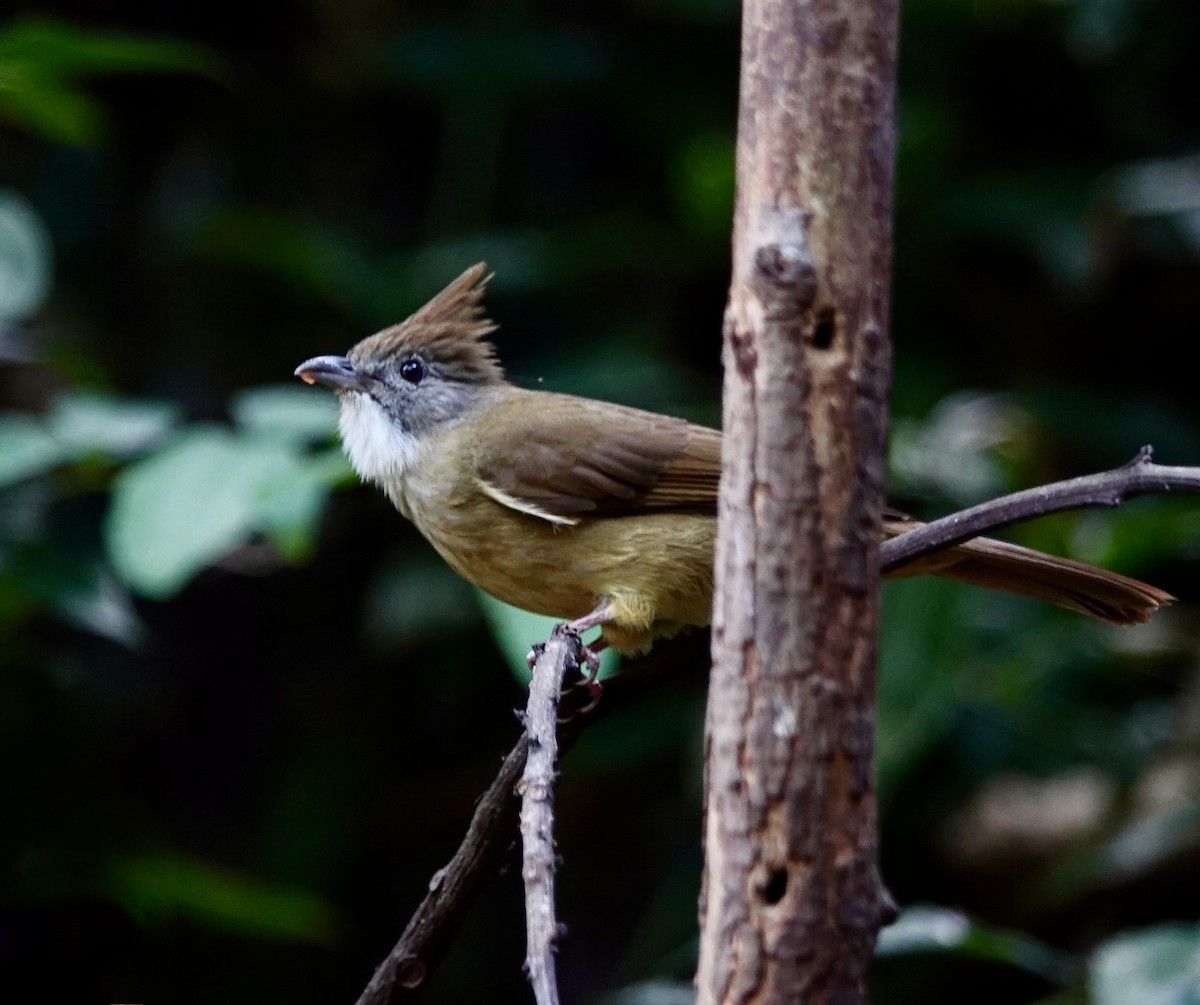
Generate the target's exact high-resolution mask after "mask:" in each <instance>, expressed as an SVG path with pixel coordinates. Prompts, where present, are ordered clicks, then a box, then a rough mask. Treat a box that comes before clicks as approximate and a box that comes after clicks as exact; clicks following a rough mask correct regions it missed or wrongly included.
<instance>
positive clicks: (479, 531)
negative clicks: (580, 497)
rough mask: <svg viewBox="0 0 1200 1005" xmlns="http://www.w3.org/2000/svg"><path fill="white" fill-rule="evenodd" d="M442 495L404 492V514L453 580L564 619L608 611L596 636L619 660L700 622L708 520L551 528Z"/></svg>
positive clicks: (627, 520)
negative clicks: (609, 614) (609, 616)
mask: <svg viewBox="0 0 1200 1005" xmlns="http://www.w3.org/2000/svg"><path fill="white" fill-rule="evenodd" d="M452 495H459V494H447V493H440V492H439V493H436V496H435V497H430V498H424V497H422V496H420V495H418V494H415V493H408V494H407V497H406V503H407V506H406V508H407V510H408V512H409V514H410V515H411V517H412V520H413V522H414V523H415V524H416V526H417V528H418V529H419V530H420V531H421V533H422V534H423V535H424V536H425V537H426V538H427V539H428V540H429V541H430V543H431V544H432V545H433V546H434V548H436V549H437V551H438V552H439V553H440V554H441V556H442V557H443V558H444V559H445V560H446V561H447V562H448V563H449V564H450V566H451V567H453V568H454V569H455V571H457V572H458V573H459V575H461V576H462V577H463V578H464V579H466V580H467V581H469V582H471V583H473V584H475V585H476V586H478V587H479V588H480V589H482V590H484V591H485V592H487V593H489V594H491V595H492V596H493V597H496V598H497V599H499V600H502V601H504V602H505V603H508V604H512V605H513V606H514V607H520V608H522V609H524V610H527V611H534V612H535V613H538V614H547V615H551V616H553V617H557V618H563V619H564V620H570V619H573V618H578V617H582V616H583V615H585V614H588V613H590V612H592V611H593V610H596V609H597V608H599V607H601V606H604V605H608V606H610V607H611V608H612V610H613V614H614V616H613V618H612V620H611V622H609V623H608V624H606V625H605V626H604V629H603V633H604V637H605V639H606V640H607V641H608V643H609V644H610V645H612V646H613V647H614V648H616V649H618V650H620V651H622V652H632V651H636V650H639V649H644V648H645V647H646V646H648V645H649V644H650V642H652V641H653V639H654V638H655V637H657V636H660V635H669V634H673V633H674V632H676V631H678V630H679V628H680V627H682V626H684V625H707V624H708V622H709V618H710V614H711V608H712V563H713V544H714V539H715V534H716V520H715V519H714V518H713V517H711V516H704V515H700V514H690V513H643V514H637V515H633V516H616V517H595V518H584V519H582V520H581V521H580V522H579V523H578V524H577V525H575V526H560V525H555V524H552V523H549V522H548V521H546V520H543V519H541V518H539V517H536V516H530V515H527V514H524V513H518V512H516V511H514V510H512V509H509V508H508V507H506V506H503V505H501V504H500V503H497V502H495V501H494V500H492V499H490V498H488V497H487V496H486V495H484V494H483V493H482V492H471V493H463V494H462V495H459V497H458V498H457V501H456V502H455V503H447V499H448V498H450V497H451V496H452ZM462 496H466V497H465V498H463V497H462Z"/></svg>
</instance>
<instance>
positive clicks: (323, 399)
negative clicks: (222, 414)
mask: <svg viewBox="0 0 1200 1005" xmlns="http://www.w3.org/2000/svg"><path fill="white" fill-rule="evenodd" d="M296 362H297V363H299V362H300V361H299V360H297V361H296ZM230 411H231V413H232V415H233V418H234V421H235V422H237V424H238V425H239V426H241V427H242V428H243V429H245V430H246V431H247V432H249V433H256V434H260V435H262V436H269V437H273V438H275V439H281V440H286V441H296V442H301V443H308V442H313V441H320V440H330V439H332V438H333V437H334V436H335V435H337V419H338V406H337V399H336V398H335V397H334V396H333V395H332V394H329V393H328V392H327V391H320V390H319V389H316V388H311V387H301V386H300V385H299V382H297V384H296V386H295V387H286V386H280V387H255V388H251V389H250V390H248V391H243V392H241V393H240V394H238V395H237V396H236V397H234V399H233V402H232V404H231V405H230Z"/></svg>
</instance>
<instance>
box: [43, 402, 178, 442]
mask: <svg viewBox="0 0 1200 1005" xmlns="http://www.w3.org/2000/svg"><path fill="white" fill-rule="evenodd" d="M178 414H179V413H178V409H176V408H175V406H174V405H170V404H167V403H165V402H156V401H128V400H122V399H120V398H109V397H102V396H100V395H91V394H64V395H61V396H60V397H58V398H56V399H55V401H54V403H53V404H52V405H51V406H50V410H49V412H48V414H47V416H46V420H47V425H48V426H49V428H50V430H51V432H52V434H53V435H54V437H55V438H56V439H57V440H58V441H59V442H60V443H61V444H62V445H63V448H64V449H65V450H66V451H67V452H68V453H69V454H70V455H71V456H73V457H78V456H81V455H83V454H88V453H101V454H106V455H111V456H116V457H125V456H128V455H130V454H135V453H137V452H139V451H141V450H145V449H146V448H148V447H151V446H153V445H154V444H156V443H158V442H159V441H161V440H162V438H163V437H164V436H166V435H167V433H168V432H170V430H171V427H172V426H173V425H174V424H175V422H176V420H177V419H178Z"/></svg>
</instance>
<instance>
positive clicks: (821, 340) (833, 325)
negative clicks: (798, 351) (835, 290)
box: [811, 307, 837, 349]
mask: <svg viewBox="0 0 1200 1005" xmlns="http://www.w3.org/2000/svg"><path fill="white" fill-rule="evenodd" d="M836 339H837V311H835V310H834V309H833V308H832V307H823V308H821V310H819V311H817V316H816V319H815V320H814V322H813V329H812V336H811V342H812V346H813V348H814V349H831V348H833V343H834V341H835V340H836Z"/></svg>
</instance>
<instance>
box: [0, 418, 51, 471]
mask: <svg viewBox="0 0 1200 1005" xmlns="http://www.w3.org/2000/svg"><path fill="white" fill-rule="evenodd" d="M66 457H67V451H66V450H65V449H64V447H63V444H61V443H60V442H59V441H58V440H57V439H55V438H54V437H53V436H51V435H50V433H49V432H48V431H47V429H46V427H45V426H44V425H43V424H42V422H41V421H40V420H38V419H35V418H34V417H32V416H29V415H0V486H4V485H12V484H14V483H15V482H19V481H23V480H24V479H26V478H32V477H33V476H34V475H40V474H42V473H43V472H46V471H49V470H50V469H52V468H54V467H57V466H58V465H59V464H61V463H62V462H63V461H64V460H65V459H66Z"/></svg>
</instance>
